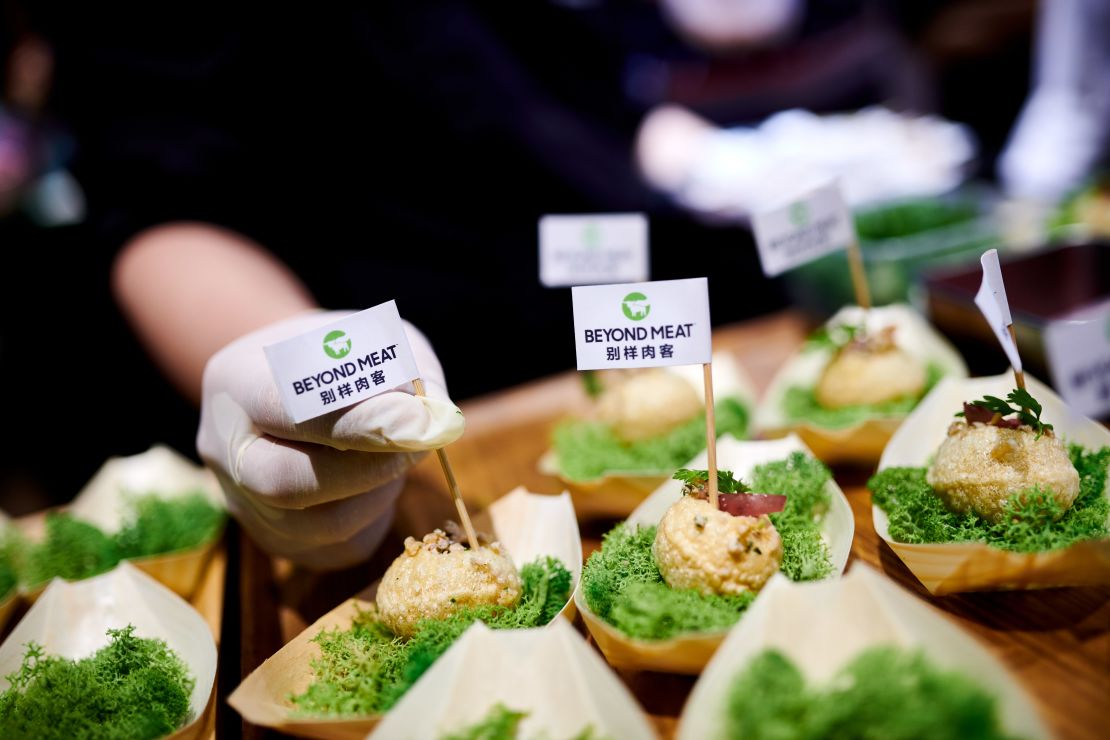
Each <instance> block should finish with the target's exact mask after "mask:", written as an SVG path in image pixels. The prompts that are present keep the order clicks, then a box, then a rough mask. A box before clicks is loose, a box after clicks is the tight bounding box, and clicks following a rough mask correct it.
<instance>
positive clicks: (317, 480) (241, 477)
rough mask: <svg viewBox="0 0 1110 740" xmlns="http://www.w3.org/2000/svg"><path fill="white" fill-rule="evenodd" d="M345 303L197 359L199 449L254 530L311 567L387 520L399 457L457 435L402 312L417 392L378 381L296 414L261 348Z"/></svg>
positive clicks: (330, 560)
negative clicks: (339, 405)
mask: <svg viewBox="0 0 1110 740" xmlns="http://www.w3.org/2000/svg"><path fill="white" fill-rule="evenodd" d="M347 314H348V312H323V311H319V312H315V311H314V312H311V313H306V314H301V315H299V316H295V317H293V318H290V319H286V320H284V321H280V322H277V323H275V324H271V325H269V326H267V327H264V328H262V329H259V330H258V331H255V332H252V333H250V334H247V335H246V336H243V337H240V338H239V339H237V340H235V341H234V342H232V343H231V344H229V345H227V346H226V347H224V348H223V349H221V350H220V351H219V352H217V353H216V354H215V355H213V356H212V358H211V359H209V361H208V364H207V366H206V367H205V369H204V386H203V397H202V400H201V413H200V429H199V430H198V432H197V451H198V452H199V453H200V456H201V458H202V459H203V460H204V461H205V462H206V463H207V464H208V466H209V467H210V468H212V470H214V471H215V473H216V475H217V477H218V478H219V479H220V483H221V484H222V485H223V489H224V492H225V494H226V495H227V501H228V508H229V509H230V511H231V513H232V514H233V515H234V516H235V518H236V519H238V520H239V522H240V523H241V524H242V525H243V527H244V528H245V529H246V530H247V532H249V533H250V535H251V536H252V537H253V538H254V540H255V541H256V542H257V543H258V544H259V545H261V546H262V547H263V548H265V549H266V550H268V551H269V552H271V553H273V554H275V555H282V556H285V557H288V558H290V559H292V560H293V561H295V562H297V563H299V564H301V565H305V566H308V567H312V568H320V569H327V568H340V567H343V566H346V565H350V564H351V563H355V562H358V561H359V560H362V559H364V558H365V557H367V556H368V555H369V554H370V553H371V552H372V551H373V550H374V549H375V548H376V547H377V546H378V544H379V543H380V542H381V540H382V538H383V537H384V536H385V533H386V532H387V531H388V529H389V525H390V522H391V520H392V518H393V509H394V504H395V502H396V499H397V496H398V494H400V492H401V487H402V485H403V484H404V475H405V472H406V471H407V470H408V468H409V466H411V465H412V464H413V463H414V462H416V461H417V460H418V459H419V458H420V457H421V456H422V455H423V453H424V451H426V450H432V449H436V448H438V447H442V446H443V445H446V444H448V443H450V442H452V441H453V440H455V439H457V438H458V437H459V435H461V434H462V432H463V425H464V424H463V417H462V412H461V411H459V409H458V408H457V407H456V406H455V405H454V404H453V403H451V401H450V400H449V399H448V397H447V389H446V387H445V385H444V382H443V370H442V368H441V367H440V364H439V360H438V359H436V356H435V353H434V352H433V351H432V347H431V345H430V344H429V343H428V340H427V339H426V338H425V337H424V335H423V334H421V333H420V332H419V331H417V330H416V329H415V328H413V327H412V326H411V325H409V324H406V325H405V329H406V332H407V334H408V338H409V344H410V345H411V347H412V351H413V354H414V355H415V358H416V363H417V367H418V368H419V369H420V372H421V373H422V375H423V378H424V382H425V386H426V389H427V394H428V395H427V396H426V397H423V398H421V397H416V396H414V395H412V392H411V388H410V389H405V390H393V391H387V392H385V393H382V394H380V395H377V396H374V397H373V398H368V399H366V400H365V401H361V402H360V403H357V404H355V405H353V406H348V407H347V408H344V409H339V410H337V411H333V412H331V413H328V414H325V415H323V416H319V417H317V418H315V419H310V420H309V421H306V422H303V423H301V424H294V423H293V421H292V419H291V418H290V417H289V416H288V414H286V413H285V410H284V408H283V407H282V405H281V399H280V396H279V394H278V389H277V385H276V384H275V383H274V380H273V376H272V375H271V374H270V366H269V364H268V363H267V361H266V356H265V353H264V352H263V349H262V348H263V347H264V346H265V345H268V344H273V343H274V342H278V341H281V340H283V339H287V338H289V337H292V336H295V335H297V334H300V333H302V332H305V331H308V330H310V329H312V328H313V327H316V326H322V325H324V324H327V323H330V322H332V321H335V320H336V319H338V318H341V317H343V316H345V315H347Z"/></svg>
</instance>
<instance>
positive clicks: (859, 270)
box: [848, 235, 871, 310]
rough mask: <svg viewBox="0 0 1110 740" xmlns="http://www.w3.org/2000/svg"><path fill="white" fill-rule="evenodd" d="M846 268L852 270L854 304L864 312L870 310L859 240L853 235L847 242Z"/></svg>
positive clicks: (869, 292)
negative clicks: (854, 293) (854, 294)
mask: <svg viewBox="0 0 1110 740" xmlns="http://www.w3.org/2000/svg"><path fill="white" fill-rule="evenodd" d="M848 266H849V267H850V268H851V270H852V287H853V288H854V289H855V292H856V303H857V304H859V306H860V307H861V308H863V309H865V310H866V309H869V308H871V289H870V288H869V287H868V285H867V272H866V271H865V270H864V269H863V253H862V252H861V251H860V248H859V238H858V237H856V236H854V235H853V236H852V238H851V240H850V241H849V242H848Z"/></svg>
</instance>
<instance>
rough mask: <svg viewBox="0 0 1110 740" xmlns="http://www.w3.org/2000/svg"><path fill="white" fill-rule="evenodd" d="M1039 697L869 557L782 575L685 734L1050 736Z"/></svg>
mask: <svg viewBox="0 0 1110 740" xmlns="http://www.w3.org/2000/svg"><path fill="white" fill-rule="evenodd" d="M1047 736H1048V735H1047V733H1046V731H1045V729H1044V727H1043V725H1042V723H1041V721H1040V719H1039V717H1038V716H1037V711H1036V709H1035V705H1034V704H1033V703H1032V702H1031V701H1030V700H1029V697H1028V696H1026V695H1025V694H1024V692H1023V691H1022V689H1021V687H1020V685H1019V684H1018V683H1017V681H1016V680H1015V679H1014V678H1013V677H1011V676H1010V674H1009V673H1007V671H1006V669H1005V668H1003V666H1002V665H1001V664H1000V663H999V662H998V661H997V660H996V659H995V658H993V657H991V655H990V653H988V652H987V650H986V649H985V648H984V646H982V645H981V644H979V643H978V642H977V641H976V640H975V639H974V638H972V637H971V636H970V635H969V634H967V633H965V632H963V631H962V630H961V629H959V628H958V627H956V626H955V625H954V624H953V623H951V622H950V621H949V620H948V619H946V618H945V617H944V616H943V615H941V614H940V613H939V612H937V611H936V610H935V609H933V608H932V607H930V606H928V605H927V604H925V603H923V602H922V601H921V600H920V599H918V598H917V597H915V596H914V595H912V594H910V593H908V592H906V591H904V590H902V589H901V588H900V587H898V586H897V585H895V584H894V583H893V582H891V581H890V580H889V579H887V578H885V577H883V576H882V575H880V574H879V573H877V572H876V571H874V570H872V569H871V568H870V567H869V566H867V565H865V564H863V563H859V562H856V563H854V564H853V565H852V568H851V570H850V571H849V572H848V574H847V575H846V576H844V577H843V578H839V579H830V580H827V581H820V582H810V583H795V582H792V581H790V580H789V579H786V578H783V577H782V576H779V575H776V576H775V577H774V578H773V579H772V580H771V582H770V583H769V584H768V585H767V586H766V587H765V588H764V590H763V593H762V594H761V595H760V597H759V599H758V600H757V601H756V602H755V603H754V604H753V605H752V607H751V609H750V610H749V612H748V614H747V615H745V617H744V619H743V620H742V621H741V622H739V623H738V624H737V626H736V627H735V628H734V629H733V630H732V631H731V632H730V633H729V635H728V638H727V639H726V640H725V642H724V643H723V644H722V645H721V647H720V649H719V650H718V651H717V654H716V655H715V656H714V657H713V659H712V661H710V663H709V665H708V666H707V667H706V669H705V671H704V672H703V673H702V675H701V677H700V678H699V679H698V682H697V684H696V685H695V686H694V690H693V692H692V693H691V694H690V698H689V700H688V701H687V703H686V706H685V708H684V709H683V713H682V718H681V720H680V724H679V728H678V732H677V734H676V737H677V738H679V740H695V738H697V739H700V738H709V737H712V738H758V739H767V738H785V739H787V740H803V739H810V738H813V739H816V738H829V737H840V738H895V737H897V738H922V739H924V738H937V737H950V738H971V737H975V738H1015V737H1023V738H1044V737H1047Z"/></svg>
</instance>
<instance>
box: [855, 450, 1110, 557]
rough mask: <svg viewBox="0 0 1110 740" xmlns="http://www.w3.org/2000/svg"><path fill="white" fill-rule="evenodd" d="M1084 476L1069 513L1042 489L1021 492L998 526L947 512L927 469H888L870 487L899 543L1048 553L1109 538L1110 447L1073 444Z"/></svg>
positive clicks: (1010, 502) (1071, 452) (1075, 462)
mask: <svg viewBox="0 0 1110 740" xmlns="http://www.w3.org/2000/svg"><path fill="white" fill-rule="evenodd" d="M1068 454H1069V456H1070V457H1071V461H1072V464H1073V465H1074V466H1075V469H1076V470H1077V471H1078V472H1079V495H1078V496H1077V497H1076V499H1075V502H1074V503H1073V504H1072V506H1071V508H1070V509H1068V510H1067V511H1066V512H1065V511H1064V508H1063V507H1062V506H1061V505H1060V503H1059V502H1058V501H1057V500H1056V498H1055V497H1054V496H1052V495H1051V494H1048V493H1047V492H1044V491H1041V490H1039V489H1036V488H1034V489H1030V490H1028V491H1021V492H1019V493H1016V494H1015V495H1013V496H1011V497H1010V499H1009V500H1007V502H1006V506H1005V509H1004V515H1003V516H1002V518H1001V519H1000V520H999V521H998V522H997V523H993V522H990V521H988V520H987V519H984V518H982V517H980V516H979V515H978V514H976V513H975V512H970V511H969V512H967V513H964V514H960V513H957V512H954V511H951V510H949V509H948V507H947V506H945V504H944V502H943V501H942V500H941V498H940V497H939V496H937V495H936V494H935V493H933V489H932V487H931V486H929V484H928V483H927V482H926V481H925V473H926V469H925V468H887V469H886V470H881V471H879V472H878V473H877V474H875V476H874V477H873V478H871V480H870V481H868V483H867V487H868V488H870V489H871V500H872V501H873V502H874V503H875V505H876V506H878V507H879V508H880V509H882V510H883V511H884V512H886V515H887V519H888V520H889V532H890V536H891V538H892V539H894V540H895V541H896V542H906V543H910V544H917V543H926V542H983V543H985V544H988V545H991V546H993V547H998V548H1000V549H1003V550H1012V551H1014V552H1044V551H1048V550H1058V549H1060V548H1064V547H1068V546H1069V545H1072V544H1075V543H1076V542H1080V541H1082V540H1093V539H1101V538H1103V537H1107V536H1110V528H1108V526H1107V522H1108V520H1110V501H1107V499H1106V495H1105V491H1106V476H1107V466H1108V465H1110V447H1103V448H1101V449H1099V450H1095V451H1087V450H1084V449H1083V448H1082V447H1080V446H1079V445H1069V446H1068Z"/></svg>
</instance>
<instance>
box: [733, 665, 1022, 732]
mask: <svg viewBox="0 0 1110 740" xmlns="http://www.w3.org/2000/svg"><path fill="white" fill-rule="evenodd" d="M722 734H723V736H724V737H742V738H746V739H747V740H810V739H811V738H812V739H814V740H816V739H817V738H834V737H835V738H845V739H846V740H847V739H850V738H861V739H862V738H884V739H888V740H911V739H916V738H921V739H922V740H924V739H925V738H977V739H978V740H990V739H993V738H1005V737H1008V736H1007V735H1006V734H1005V732H1004V731H1003V729H1002V726H1001V723H1000V721H999V716H998V709H997V700H996V699H995V697H993V696H991V695H990V694H989V693H987V692H986V691H985V690H984V689H983V688H982V687H980V686H979V685H978V684H977V683H976V682H975V681H973V680H971V679H970V678H968V677H967V676H965V675H963V674H962V673H959V672H958V671H949V670H942V669H940V668H937V667H936V666H934V665H933V664H932V663H931V662H930V661H929V660H928V659H927V658H926V657H925V656H924V655H923V654H922V653H921V652H916V651H913V652H911V651H905V650H901V649H898V648H895V647H889V646H880V647H875V648H871V649H870V650H865V651H863V652H862V653H860V654H859V655H857V656H856V657H855V658H854V659H853V660H852V661H851V662H849V663H848V664H847V665H846V666H844V667H843V668H842V669H841V670H840V671H839V672H838V673H837V675H836V676H835V677H834V678H833V679H832V680H831V681H830V682H829V683H828V684H827V685H825V686H823V687H810V686H807V685H806V680H805V677H804V676H803V675H802V674H801V672H800V671H799V670H798V668H797V667H796V666H795V665H794V664H793V663H791V662H790V660H789V659H788V658H786V657H785V656H784V655H783V654H782V653H780V652H778V651H776V650H766V651H764V652H762V653H760V654H758V655H756V656H755V657H754V658H753V659H752V660H751V662H750V663H748V665H747V667H746V668H745V669H744V670H743V671H741V672H740V674H739V675H738V676H737V677H736V678H735V679H734V681H733V683H732V685H731V687H730V688H729V693H728V699H727V704H726V706H725V710H724V732H723V733H722Z"/></svg>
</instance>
